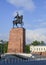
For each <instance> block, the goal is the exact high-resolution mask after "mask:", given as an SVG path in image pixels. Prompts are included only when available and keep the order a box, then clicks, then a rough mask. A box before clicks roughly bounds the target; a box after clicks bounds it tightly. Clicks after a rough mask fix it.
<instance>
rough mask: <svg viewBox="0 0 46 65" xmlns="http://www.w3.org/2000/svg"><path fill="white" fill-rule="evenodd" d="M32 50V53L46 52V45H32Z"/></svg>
mask: <svg viewBox="0 0 46 65" xmlns="http://www.w3.org/2000/svg"><path fill="white" fill-rule="evenodd" d="M30 51H31V52H32V53H38V52H46V46H32V45H31V46H30Z"/></svg>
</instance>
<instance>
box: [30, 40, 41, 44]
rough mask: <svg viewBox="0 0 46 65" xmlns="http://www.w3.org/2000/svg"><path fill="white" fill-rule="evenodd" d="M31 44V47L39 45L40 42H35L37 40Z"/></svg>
mask: <svg viewBox="0 0 46 65" xmlns="http://www.w3.org/2000/svg"><path fill="white" fill-rule="evenodd" d="M31 44H32V45H40V42H39V41H37V40H35V41H33V42H32V43H31Z"/></svg>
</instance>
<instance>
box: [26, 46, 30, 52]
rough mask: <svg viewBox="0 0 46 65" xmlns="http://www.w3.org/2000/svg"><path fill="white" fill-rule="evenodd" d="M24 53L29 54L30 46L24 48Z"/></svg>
mask: <svg viewBox="0 0 46 65" xmlns="http://www.w3.org/2000/svg"><path fill="white" fill-rule="evenodd" d="M25 52H26V53H30V46H29V45H26V46H25Z"/></svg>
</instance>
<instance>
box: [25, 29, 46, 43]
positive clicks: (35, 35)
mask: <svg viewBox="0 0 46 65" xmlns="http://www.w3.org/2000/svg"><path fill="white" fill-rule="evenodd" d="M34 40H38V41H44V42H46V28H45V29H44V28H43V29H36V30H27V31H26V42H27V43H31V42H32V41H34Z"/></svg>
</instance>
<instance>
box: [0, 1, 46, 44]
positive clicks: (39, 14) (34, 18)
mask: <svg viewBox="0 0 46 65" xmlns="http://www.w3.org/2000/svg"><path fill="white" fill-rule="evenodd" d="M17 11H18V12H19V14H20V15H21V14H22V15H23V22H24V27H25V29H26V42H27V43H30V42H32V41H34V40H38V41H45V43H46V0H0V39H3V40H8V39H9V32H10V29H11V28H12V21H13V19H14V16H15V15H16V12H17Z"/></svg>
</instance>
